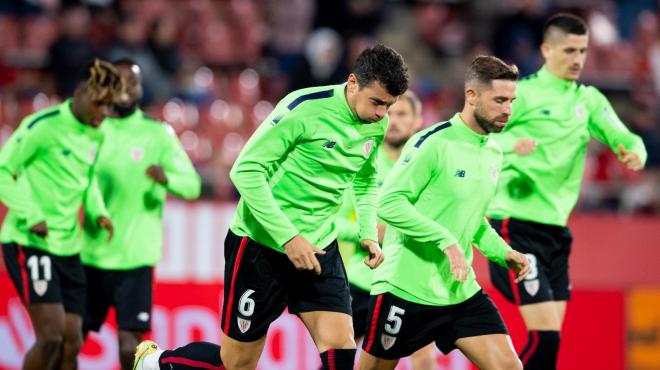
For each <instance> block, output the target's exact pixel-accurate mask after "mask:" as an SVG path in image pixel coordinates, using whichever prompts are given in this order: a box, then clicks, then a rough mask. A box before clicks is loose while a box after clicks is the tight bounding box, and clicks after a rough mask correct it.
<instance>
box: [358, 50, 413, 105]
mask: <svg viewBox="0 0 660 370" xmlns="http://www.w3.org/2000/svg"><path fill="white" fill-rule="evenodd" d="M353 74H355V77H356V78H357V81H358V84H359V85H360V87H364V86H368V85H369V84H371V83H372V82H373V81H378V82H380V83H381V84H382V85H383V86H384V87H385V89H386V90H387V92H388V93H389V94H390V95H393V96H399V95H401V94H403V93H404V92H405V91H406V90H407V89H408V66H406V63H405V62H404V61H403V57H402V56H401V54H399V53H397V52H396V51H395V50H394V49H392V48H390V47H388V46H385V45H382V44H377V45H375V46H372V47H370V48H367V49H365V50H364V51H362V53H360V56H358V58H357V60H356V61H355V64H354V65H353Z"/></svg>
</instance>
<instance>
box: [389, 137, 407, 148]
mask: <svg viewBox="0 0 660 370" xmlns="http://www.w3.org/2000/svg"><path fill="white" fill-rule="evenodd" d="M408 139H410V138H409V137H407V138H404V139H401V140H397V141H389V140H387V139H386V140H385V143H387V145H389V146H391V147H392V148H394V149H399V148H401V147H402V146H404V145H406V143H407V142H408Z"/></svg>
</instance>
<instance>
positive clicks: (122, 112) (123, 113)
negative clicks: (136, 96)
mask: <svg viewBox="0 0 660 370" xmlns="http://www.w3.org/2000/svg"><path fill="white" fill-rule="evenodd" d="M137 108H138V103H137V102H134V103H133V104H131V105H126V106H123V105H118V104H115V106H114V108H113V109H114V111H115V113H116V114H117V116H118V117H120V118H124V117H128V116H130V115H131V114H133V113H135V111H136V110H137Z"/></svg>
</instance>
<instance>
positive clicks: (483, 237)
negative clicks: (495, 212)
mask: <svg viewBox="0 0 660 370" xmlns="http://www.w3.org/2000/svg"><path fill="white" fill-rule="evenodd" d="M474 245H475V246H476V247H477V249H479V251H481V253H482V254H483V255H484V256H485V257H486V258H488V259H489V260H491V261H493V262H495V263H497V264H499V265H501V266H503V267H506V268H508V266H507V264H506V260H505V258H506V254H507V253H509V251H510V250H512V248H511V247H510V246H509V245H508V244H507V243H506V242H505V241H504V239H502V237H501V236H500V235H499V234H498V233H497V231H495V230H494V229H493V228H492V227H491V226H490V224H489V223H488V221H487V220H486V219H485V218H484V219H483V220H482V221H481V224H480V225H479V229H477V233H476V234H475V235H474Z"/></svg>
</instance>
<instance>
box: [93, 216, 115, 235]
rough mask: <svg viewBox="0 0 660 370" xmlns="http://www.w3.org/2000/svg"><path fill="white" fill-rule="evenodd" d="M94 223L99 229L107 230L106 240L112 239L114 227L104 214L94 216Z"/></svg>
mask: <svg viewBox="0 0 660 370" xmlns="http://www.w3.org/2000/svg"><path fill="white" fill-rule="evenodd" d="M96 225H97V226H98V227H100V228H101V229H106V230H107V231H108V241H110V240H112V237H113V236H114V235H115V227H114V226H113V225H112V221H110V219H109V218H107V217H105V216H99V217H97V218H96Z"/></svg>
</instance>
